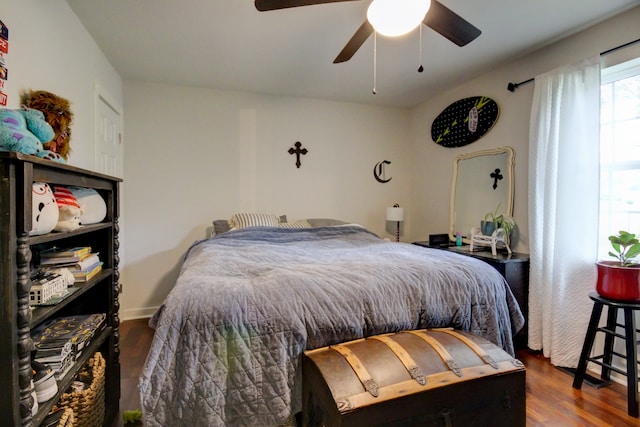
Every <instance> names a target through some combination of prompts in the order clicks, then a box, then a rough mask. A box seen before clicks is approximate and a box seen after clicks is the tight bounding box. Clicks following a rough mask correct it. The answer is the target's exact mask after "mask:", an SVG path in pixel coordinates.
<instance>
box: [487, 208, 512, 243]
mask: <svg viewBox="0 0 640 427" xmlns="http://www.w3.org/2000/svg"><path fill="white" fill-rule="evenodd" d="M499 210H500V203H498V206H496V210H495V211H493V212H487V213H486V214H485V216H484V220H485V222H487V221H490V222H493V223H494V225H495V229H496V230H497V229H498V228H502V229H503V230H504V234H505V236H506V237H507V242H509V238H510V236H511V232H512V231H513V230H514V229H515V228H516V220H515V219H513V217H512V216H510V215H505V214H499V213H498V212H499Z"/></svg>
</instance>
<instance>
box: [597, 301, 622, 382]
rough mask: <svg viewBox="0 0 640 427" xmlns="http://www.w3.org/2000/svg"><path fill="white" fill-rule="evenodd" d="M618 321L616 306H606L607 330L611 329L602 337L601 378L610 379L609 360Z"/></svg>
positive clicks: (611, 354) (610, 360) (611, 359)
mask: <svg viewBox="0 0 640 427" xmlns="http://www.w3.org/2000/svg"><path fill="white" fill-rule="evenodd" d="M617 323H618V308H617V307H612V306H610V305H609V306H607V330H609V331H611V333H609V334H605V338H604V357H603V359H602V363H603V366H602V370H601V374H600V376H601V377H602V379H603V380H605V381H609V380H610V379H611V368H609V366H611V362H613V343H614V340H615V335H614V334H615V332H616V324H617Z"/></svg>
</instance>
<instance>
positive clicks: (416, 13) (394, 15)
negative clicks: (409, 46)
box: [367, 0, 431, 37]
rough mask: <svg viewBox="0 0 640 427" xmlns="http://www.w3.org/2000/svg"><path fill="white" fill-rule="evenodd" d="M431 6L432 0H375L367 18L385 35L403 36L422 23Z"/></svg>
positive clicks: (368, 10)
mask: <svg viewBox="0 0 640 427" xmlns="http://www.w3.org/2000/svg"><path fill="white" fill-rule="evenodd" d="M430 6H431V0H373V1H372V2H371V4H370V5H369V9H367V19H368V20H369V22H370V23H371V25H372V26H373V28H374V29H375V30H376V32H378V33H379V34H382V35H383V36H390V37H394V36H401V35H403V34H407V33H408V32H409V31H411V30H413V29H414V28H416V27H417V26H418V25H420V23H421V22H422V20H423V19H424V16H425V15H426V14H427V11H428V10H429V7H430Z"/></svg>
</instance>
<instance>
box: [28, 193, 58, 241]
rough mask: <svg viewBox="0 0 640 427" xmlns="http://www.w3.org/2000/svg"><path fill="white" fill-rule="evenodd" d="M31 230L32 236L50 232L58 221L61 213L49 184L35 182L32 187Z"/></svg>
mask: <svg viewBox="0 0 640 427" xmlns="http://www.w3.org/2000/svg"><path fill="white" fill-rule="evenodd" d="M31 200H32V202H31V206H32V208H31V212H32V218H31V227H32V229H31V231H30V232H29V235H30V236H39V235H41V234H47V233H50V232H51V230H53V229H54V227H55V226H56V224H57V223H58V218H59V213H58V205H57V203H56V199H55V197H54V196H53V191H51V187H49V184H47V183H44V182H34V183H33V185H32V188H31Z"/></svg>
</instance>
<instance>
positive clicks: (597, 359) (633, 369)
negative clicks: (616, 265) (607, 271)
mask: <svg viewBox="0 0 640 427" xmlns="http://www.w3.org/2000/svg"><path fill="white" fill-rule="evenodd" d="M589 298H591V299H592V300H593V301H594V302H595V304H594V306H593V311H592V312H591V320H589V328H588V329H587V336H586V337H585V338H584V345H583V346H582V353H581V354H580V362H579V363H578V368H577V369H576V375H575V378H574V379H573V387H574V388H577V389H579V388H580V387H581V386H582V381H583V380H584V376H585V372H586V370H587V363H588V362H593V363H596V364H598V365H600V366H602V372H601V374H600V376H601V377H602V379H603V380H609V379H610V378H611V371H615V372H617V373H619V374H621V375H626V377H627V412H628V413H629V415H630V416H632V417H635V418H638V347H637V345H638V342H637V341H636V319H635V316H634V311H635V310H640V303H633V302H621V301H613V300H610V299H607V298H603V297H601V296H600V295H598V294H597V293H595V292H592V293H590V294H589ZM605 305H606V306H607V307H609V310H608V313H607V325H606V327H604V328H599V327H598V323H599V322H600V315H601V314H602V308H603V307H604V306H605ZM618 309H622V310H624V325H621V324H619V323H618V322H617V317H618ZM618 327H620V328H624V334H619V333H616V328H618ZM596 332H603V333H604V334H605V339H604V354H601V355H599V356H594V357H590V356H589V355H590V354H591V348H592V347H593V342H594V340H595V337H596ZM615 338H622V339H624V341H625V347H626V353H627V355H626V356H624V355H622V354H620V353H617V352H615V351H613V343H614V340H615ZM613 356H617V357H621V358H626V360H627V371H626V372H625V371H623V370H622V369H618V368H616V367H614V366H612V364H611V361H612V358H613Z"/></svg>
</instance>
